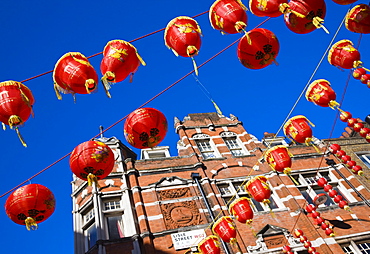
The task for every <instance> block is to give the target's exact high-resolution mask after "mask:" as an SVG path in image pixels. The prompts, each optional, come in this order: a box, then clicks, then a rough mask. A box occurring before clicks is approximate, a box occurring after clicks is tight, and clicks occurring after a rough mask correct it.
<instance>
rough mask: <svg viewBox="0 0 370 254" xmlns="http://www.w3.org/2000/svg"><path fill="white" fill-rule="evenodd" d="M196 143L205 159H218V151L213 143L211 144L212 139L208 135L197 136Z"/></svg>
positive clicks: (195, 136) (195, 137)
mask: <svg viewBox="0 0 370 254" xmlns="http://www.w3.org/2000/svg"><path fill="white" fill-rule="evenodd" d="M193 139H194V141H195V143H196V144H197V147H198V149H199V151H200V152H201V154H202V156H203V159H212V158H216V157H217V156H216V154H217V152H216V149H215V146H214V145H213V143H212V142H211V138H210V136H209V135H207V134H195V135H194V136H193Z"/></svg>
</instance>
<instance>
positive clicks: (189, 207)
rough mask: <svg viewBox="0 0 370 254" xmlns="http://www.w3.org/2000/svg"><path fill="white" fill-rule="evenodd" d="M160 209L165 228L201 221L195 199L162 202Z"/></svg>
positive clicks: (192, 224) (184, 225)
mask: <svg viewBox="0 0 370 254" xmlns="http://www.w3.org/2000/svg"><path fill="white" fill-rule="evenodd" d="M161 210H162V214H163V219H164V221H165V224H166V228H167V229H176V228H181V227H188V226H195V225H199V224H200V222H201V220H200V214H199V210H198V208H197V204H196V202H195V201H184V202H177V203H169V204H162V205H161Z"/></svg>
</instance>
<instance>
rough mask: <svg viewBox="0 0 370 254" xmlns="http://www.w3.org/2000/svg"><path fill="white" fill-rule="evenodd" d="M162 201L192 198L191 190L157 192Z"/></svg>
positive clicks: (180, 189) (178, 189)
mask: <svg viewBox="0 0 370 254" xmlns="http://www.w3.org/2000/svg"><path fill="white" fill-rule="evenodd" d="M157 193H158V196H159V199H160V200H166V199H174V198H187V197H190V196H191V195H190V189H189V188H177V189H171V190H161V191H157Z"/></svg>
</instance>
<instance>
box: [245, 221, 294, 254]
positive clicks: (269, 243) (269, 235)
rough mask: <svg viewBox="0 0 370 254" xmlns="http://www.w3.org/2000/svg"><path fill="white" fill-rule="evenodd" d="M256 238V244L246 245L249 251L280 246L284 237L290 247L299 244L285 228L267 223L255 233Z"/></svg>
mask: <svg viewBox="0 0 370 254" xmlns="http://www.w3.org/2000/svg"><path fill="white" fill-rule="evenodd" d="M256 238H257V239H256V245H255V246H248V247H247V250H248V252H250V253H253V252H259V251H266V250H268V249H269V248H270V249H273V248H277V247H280V246H282V245H283V243H284V241H285V240H286V239H287V240H288V245H289V246H291V247H292V246H296V245H299V244H301V243H300V241H299V238H294V237H293V236H292V235H291V234H290V233H289V231H288V230H287V229H285V228H281V227H278V226H274V225H269V224H267V225H266V226H265V227H264V228H263V229H262V230H261V231H260V232H259V233H257V236H256Z"/></svg>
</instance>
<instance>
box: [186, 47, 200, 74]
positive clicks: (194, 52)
mask: <svg viewBox="0 0 370 254" xmlns="http://www.w3.org/2000/svg"><path fill="white" fill-rule="evenodd" d="M186 53H187V54H188V56H189V57H190V58H191V60H192V62H193V67H194V72H195V75H197V76H198V67H197V63H196V62H195V60H194V56H196V55H197V54H198V49H197V48H196V47H195V46H188V47H187V48H186Z"/></svg>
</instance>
